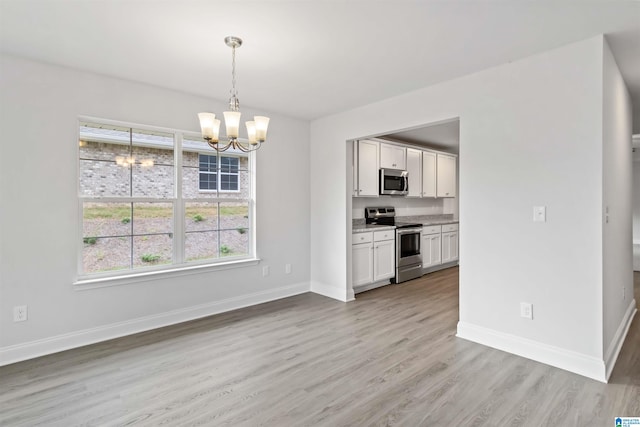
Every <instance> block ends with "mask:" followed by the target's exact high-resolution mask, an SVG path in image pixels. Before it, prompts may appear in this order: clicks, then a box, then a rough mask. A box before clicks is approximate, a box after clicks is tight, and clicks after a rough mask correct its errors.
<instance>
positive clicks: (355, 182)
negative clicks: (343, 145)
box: [351, 141, 358, 196]
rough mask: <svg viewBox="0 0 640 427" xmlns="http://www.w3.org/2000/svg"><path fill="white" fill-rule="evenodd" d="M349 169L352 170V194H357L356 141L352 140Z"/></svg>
mask: <svg viewBox="0 0 640 427" xmlns="http://www.w3.org/2000/svg"><path fill="white" fill-rule="evenodd" d="M351 171H352V172H353V192H352V194H351V195H352V196H357V195H358V141H353V157H352V159H351Z"/></svg>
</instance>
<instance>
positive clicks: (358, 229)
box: [351, 224, 396, 233]
mask: <svg viewBox="0 0 640 427" xmlns="http://www.w3.org/2000/svg"><path fill="white" fill-rule="evenodd" d="M395 228H396V227H395V226H393V225H378V224H353V226H352V227H351V231H352V232H353V233H363V232H365V231H384V230H394V229H395Z"/></svg>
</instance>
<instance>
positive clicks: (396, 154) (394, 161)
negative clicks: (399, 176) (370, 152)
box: [380, 144, 407, 170]
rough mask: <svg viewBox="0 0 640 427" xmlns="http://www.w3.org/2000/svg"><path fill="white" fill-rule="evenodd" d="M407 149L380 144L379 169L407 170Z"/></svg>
mask: <svg viewBox="0 0 640 427" xmlns="http://www.w3.org/2000/svg"><path fill="white" fill-rule="evenodd" d="M406 156H407V149H406V148H405V147H399V146H397V145H391V144H380V167H381V168H388V169H402V170H405V169H406V168H407V161H406Z"/></svg>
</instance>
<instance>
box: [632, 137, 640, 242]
mask: <svg viewBox="0 0 640 427" xmlns="http://www.w3.org/2000/svg"><path fill="white" fill-rule="evenodd" d="M639 150H640V148H636V156H635V157H634V160H633V185H632V191H633V244H634V245H640V154H639Z"/></svg>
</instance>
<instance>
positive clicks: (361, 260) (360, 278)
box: [351, 242, 373, 287]
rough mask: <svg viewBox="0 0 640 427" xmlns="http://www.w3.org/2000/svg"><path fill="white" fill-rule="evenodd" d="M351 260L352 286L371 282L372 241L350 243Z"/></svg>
mask: <svg viewBox="0 0 640 427" xmlns="http://www.w3.org/2000/svg"><path fill="white" fill-rule="evenodd" d="M351 262H352V264H351V270H352V273H353V286H354V287H356V286H362V285H367V284H369V283H372V282H373V242H368V243H359V244H357V245H355V244H354V245H352V246H351Z"/></svg>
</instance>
